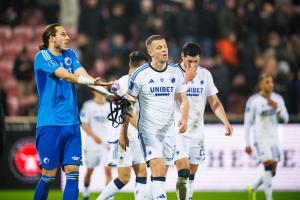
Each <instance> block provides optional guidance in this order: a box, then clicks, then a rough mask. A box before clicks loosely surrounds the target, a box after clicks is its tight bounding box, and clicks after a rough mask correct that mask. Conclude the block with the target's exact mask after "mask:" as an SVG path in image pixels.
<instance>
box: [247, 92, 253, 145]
mask: <svg viewBox="0 0 300 200" xmlns="http://www.w3.org/2000/svg"><path fill="white" fill-rule="evenodd" d="M254 118H255V106H254V102H253V97H250V98H249V100H248V101H247V103H246V109H245V115H244V128H245V142H246V146H250V143H251V142H250V129H251V126H252V124H253V123H254V120H255V119H254Z"/></svg>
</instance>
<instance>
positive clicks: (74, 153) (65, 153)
mask: <svg viewBox="0 0 300 200" xmlns="http://www.w3.org/2000/svg"><path fill="white" fill-rule="evenodd" d="M81 146H82V145H81V134H80V126H79V125H73V126H42V127H39V128H37V129H36V148H37V152H38V155H39V158H40V165H41V167H42V168H44V169H47V170H52V169H55V168H57V167H59V164H60V165H61V166H65V165H78V166H79V165H81V163H82V154H81Z"/></svg>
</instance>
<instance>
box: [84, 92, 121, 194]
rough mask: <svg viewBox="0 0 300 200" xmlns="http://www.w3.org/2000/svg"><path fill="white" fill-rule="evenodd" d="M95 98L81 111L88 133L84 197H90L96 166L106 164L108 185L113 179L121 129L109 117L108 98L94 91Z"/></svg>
mask: <svg viewBox="0 0 300 200" xmlns="http://www.w3.org/2000/svg"><path fill="white" fill-rule="evenodd" d="M93 94H94V98H93V99H91V100H88V101H86V102H85V103H84V104H83V107H82V109H81V112H80V119H81V127H82V128H83V130H84V131H85V132H86V133H87V138H86V142H85V145H84V161H85V164H86V166H87V172H86V174H85V177H84V190H83V199H84V200H88V199H89V193H90V192H89V185H90V178H91V175H92V174H93V171H94V168H95V167H96V166H98V165H101V166H104V171H105V176H106V185H107V184H108V183H109V182H110V181H111V180H112V173H111V171H112V169H111V168H112V167H113V166H115V165H116V163H115V160H116V158H114V157H113V155H114V154H116V152H114V151H115V150H116V149H117V148H116V145H117V142H118V136H119V131H117V130H119V129H117V130H115V128H113V127H112V126H111V122H110V121H109V120H108V119H107V116H108V114H109V113H110V105H109V103H108V102H107V101H106V98H105V97H104V96H103V95H101V94H99V93H97V92H93Z"/></svg>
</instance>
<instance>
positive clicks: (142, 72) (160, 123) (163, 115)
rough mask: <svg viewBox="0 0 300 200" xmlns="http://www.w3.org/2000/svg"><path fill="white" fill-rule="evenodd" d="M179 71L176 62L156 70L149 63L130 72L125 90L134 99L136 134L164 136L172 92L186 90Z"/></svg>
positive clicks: (172, 102)
mask: <svg viewBox="0 0 300 200" xmlns="http://www.w3.org/2000/svg"><path fill="white" fill-rule="evenodd" d="M182 74H183V73H182V71H181V70H180V69H179V67H178V65H174V64H167V67H166V68H165V69H164V70H163V71H158V70H156V69H154V68H153V67H152V66H151V64H150V63H146V64H144V65H142V66H141V67H139V68H138V69H137V70H136V71H135V72H134V73H133V74H132V76H131V77H130V82H129V91H128V92H129V94H130V95H132V96H135V97H137V98H138V102H139V121H138V130H139V132H140V133H146V134H162V135H165V134H167V131H168V130H169V128H170V127H171V126H174V123H175V121H174V109H175V94H176V93H182V92H185V91H186V85H185V82H184V78H183V75H182Z"/></svg>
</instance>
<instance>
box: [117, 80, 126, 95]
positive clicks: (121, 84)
mask: <svg viewBox="0 0 300 200" xmlns="http://www.w3.org/2000/svg"><path fill="white" fill-rule="evenodd" d="M128 81H129V76H128V75H125V76H122V77H121V78H119V79H118V84H119V85H118V86H119V88H118V90H119V91H118V92H117V94H120V96H123V95H125V94H126V93H127V92H128Z"/></svg>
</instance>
